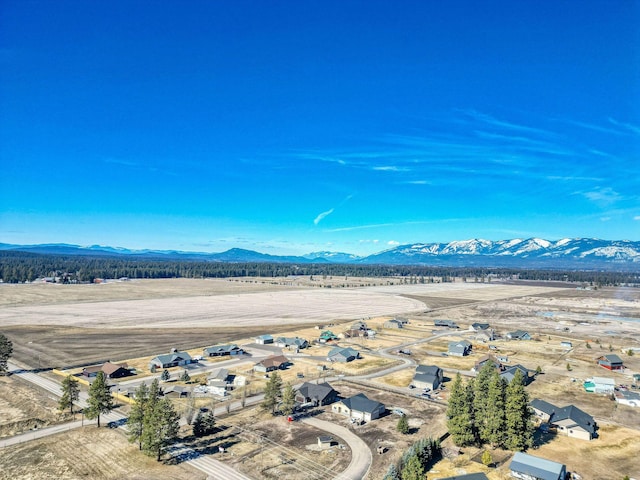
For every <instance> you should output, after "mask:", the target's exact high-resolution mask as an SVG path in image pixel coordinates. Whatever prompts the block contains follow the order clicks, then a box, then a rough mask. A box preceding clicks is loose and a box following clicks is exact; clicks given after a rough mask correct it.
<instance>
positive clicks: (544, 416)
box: [529, 398, 558, 423]
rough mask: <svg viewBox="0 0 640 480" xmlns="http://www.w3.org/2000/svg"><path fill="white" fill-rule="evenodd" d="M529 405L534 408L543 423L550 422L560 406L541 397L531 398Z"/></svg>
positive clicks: (534, 412)
mask: <svg viewBox="0 0 640 480" xmlns="http://www.w3.org/2000/svg"><path fill="white" fill-rule="evenodd" d="M529 406H530V407H531V408H532V409H533V414H534V415H535V416H536V418H538V419H539V420H540V421H541V422H543V423H548V422H549V420H550V419H551V417H552V416H553V414H554V413H555V411H556V410H557V408H558V407H556V406H555V405H553V404H551V403H549V402H546V401H544V400H540V399H539V398H534V399H533V400H531V402H530V403H529Z"/></svg>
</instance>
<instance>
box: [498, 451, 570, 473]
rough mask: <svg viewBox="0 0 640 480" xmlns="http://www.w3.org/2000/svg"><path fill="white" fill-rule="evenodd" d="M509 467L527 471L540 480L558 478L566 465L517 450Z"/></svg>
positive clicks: (523, 471) (515, 470)
mask: <svg viewBox="0 0 640 480" xmlns="http://www.w3.org/2000/svg"><path fill="white" fill-rule="evenodd" d="M509 468H510V469H511V470H512V471H514V472H519V473H525V474H528V475H531V476H533V477H534V478H539V479H540V480H558V479H559V478H560V476H561V475H562V474H563V472H564V469H565V466H564V465H563V464H561V463H557V462H552V461H551V460H547V459H545V458H540V457H534V456H533V455H527V454H526V453H522V452H516V453H515V454H514V455H513V459H512V460H511V464H510V465H509Z"/></svg>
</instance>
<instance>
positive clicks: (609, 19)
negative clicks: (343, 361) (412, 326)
mask: <svg viewBox="0 0 640 480" xmlns="http://www.w3.org/2000/svg"><path fill="white" fill-rule="evenodd" d="M0 22H1V24H0V62H1V63H0V65H1V70H0V75H1V76H0V79H1V83H0V110H1V112H2V114H1V115H0V163H1V167H2V171H1V174H0V242H5V243H53V242H66V243H76V244H82V245H89V244H108V245H112V246H124V247H129V248H162V249H180V250H195V251H222V250H226V249H228V248H232V247H241V248H249V249H255V250H259V251H262V252H266V253H272V254H304V253H308V252H310V251H318V250H333V251H346V252H351V253H358V254H367V253H373V252H377V251H380V250H383V249H386V248H390V247H392V246H394V245H397V244H404V243H413V242H447V241H452V240H462V239H468V238H486V239H491V240H497V239H505V238H514V237H525V238H526V237H534V236H535V237H542V238H546V239H549V240H554V239H560V238H564V237H598V238H605V239H630V240H640V180H639V179H640V29H638V28H637V26H638V25H639V24H640V3H639V2H635V1H609V0H602V1H580V2H577V1H576V2H556V1H519V2H513V1H500V2H497V1H486V2H477V1H473V0H469V1H447V2H440V1H415V2H413V1H403V2H393V1H327V0H325V1H273V2H264V1H238V0H233V1H216V2H208V1H201V2H198V1H192V2H178V1H146V2H140V1H131V2H115V3H114V2H106V1H92V2H86V1H77V2H69V1H60V2H50V1H39V2H33V1H28V0H20V1H11V0H5V1H3V2H2V3H1V4H0Z"/></svg>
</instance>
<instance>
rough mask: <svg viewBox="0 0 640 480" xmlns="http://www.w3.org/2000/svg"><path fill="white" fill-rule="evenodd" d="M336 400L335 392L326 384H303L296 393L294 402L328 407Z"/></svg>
mask: <svg viewBox="0 0 640 480" xmlns="http://www.w3.org/2000/svg"><path fill="white" fill-rule="evenodd" d="M337 399H338V392H336V391H335V390H334V389H333V387H332V386H331V385H329V384H328V383H326V382H325V383H318V384H315V383H310V382H304V383H303V384H302V385H301V386H300V388H299V389H298V391H297V392H296V402H298V403H302V404H304V403H307V404H309V403H313V405H314V406H316V407H317V406H324V405H330V404H332V403H333V402H335V401H336V400H337Z"/></svg>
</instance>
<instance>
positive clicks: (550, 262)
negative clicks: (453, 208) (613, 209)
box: [0, 238, 640, 270]
mask: <svg viewBox="0 0 640 480" xmlns="http://www.w3.org/2000/svg"><path fill="white" fill-rule="evenodd" d="M1 250H5V251H7V250H11V251H21V252H31V253H37V254H53V255H83V256H88V255H94V256H95V255H100V256H105V255H106V256H119V257H120V256H136V257H145V258H154V259H167V260H199V261H214V262H236V263H239V262H270V263H356V264H385V265H434V266H467V267H469V266H478V267H516V268H571V269H592V268H602V269H608V270H615V269H625V270H628V269H634V270H635V269H639V270H640V242H636V241H630V240H600V239H596V238H563V239H561V240H557V241H549V240H545V239H542V238H527V239H522V238H513V239H509V240H497V241H493V240H483V239H471V240H459V241H453V242H449V243H413V244H408V245H400V246H398V247H394V248H391V249H389V250H385V251H382V252H379V253H376V254H373V255H369V256H367V257H359V256H357V255H352V254H349V253H339V252H329V251H322V252H312V253H309V254H307V255H304V256H280V255H269V254H265V253H259V252H255V251H253V250H244V249H239V248H232V249H231V250H227V251H225V252H220V253H205V252H184V251H175V250H129V249H126V248H120V247H115V248H114V247H108V246H100V245H92V246H89V247H81V246H78V245H69V244H46V245H9V244H3V243H0V251H1Z"/></svg>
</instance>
